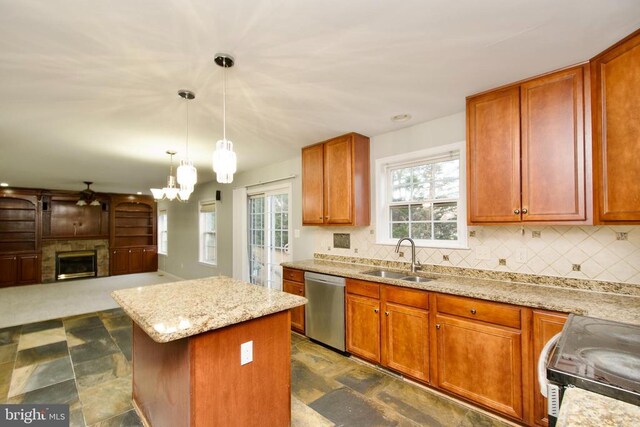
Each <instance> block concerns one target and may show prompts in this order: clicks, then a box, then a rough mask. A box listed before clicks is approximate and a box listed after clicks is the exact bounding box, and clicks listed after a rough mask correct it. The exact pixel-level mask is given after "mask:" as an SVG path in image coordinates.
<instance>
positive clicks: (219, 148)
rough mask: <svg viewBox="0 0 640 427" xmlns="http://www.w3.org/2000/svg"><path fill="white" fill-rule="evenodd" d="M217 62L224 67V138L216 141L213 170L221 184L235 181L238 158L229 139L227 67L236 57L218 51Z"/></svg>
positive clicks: (231, 65) (229, 66)
mask: <svg viewBox="0 0 640 427" xmlns="http://www.w3.org/2000/svg"><path fill="white" fill-rule="evenodd" d="M215 62H216V64H218V65H219V66H220V67H222V139H221V140H219V141H218V142H216V150H215V151H214V152H213V171H214V172H215V173H216V181H218V182H219V183H221V184H229V183H231V182H233V174H234V173H235V172H236V168H237V164H238V159H237V157H236V153H235V152H234V151H233V142H231V141H229V140H228V139H227V68H231V67H233V64H234V59H233V57H232V56H231V55H227V54H226V53H218V54H216V57H215Z"/></svg>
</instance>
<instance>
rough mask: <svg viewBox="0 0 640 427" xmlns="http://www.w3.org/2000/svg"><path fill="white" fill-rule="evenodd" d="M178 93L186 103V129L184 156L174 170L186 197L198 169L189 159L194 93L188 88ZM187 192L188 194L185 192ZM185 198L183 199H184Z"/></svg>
mask: <svg viewBox="0 0 640 427" xmlns="http://www.w3.org/2000/svg"><path fill="white" fill-rule="evenodd" d="M178 95H179V96H180V97H181V98H182V99H184V100H185V102H186V103H187V105H186V107H187V108H186V110H187V129H186V135H185V141H186V142H185V157H184V159H182V160H180V166H178V169H177V171H176V179H177V181H178V185H180V191H181V192H182V194H184V195H186V199H188V198H189V195H190V194H191V193H192V192H193V188H194V187H195V185H196V183H197V182H198V171H197V170H196V168H195V167H194V166H193V162H192V161H191V160H190V159H189V101H190V100H192V99H194V98H195V97H196V94H195V93H193V92H191V91H189V90H181V91H179V92H178ZM187 193H188V194H187ZM186 199H185V200H186Z"/></svg>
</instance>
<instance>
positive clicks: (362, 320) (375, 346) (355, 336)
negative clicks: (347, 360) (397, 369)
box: [347, 295, 380, 363]
mask: <svg viewBox="0 0 640 427" xmlns="http://www.w3.org/2000/svg"><path fill="white" fill-rule="evenodd" d="M347 351H348V352H349V353H353V354H355V355H356V356H359V357H362V358H363V359H367V360H369V361H371V362H374V363H380V301H378V300H375V299H373V298H367V297H361V296H357V295H347Z"/></svg>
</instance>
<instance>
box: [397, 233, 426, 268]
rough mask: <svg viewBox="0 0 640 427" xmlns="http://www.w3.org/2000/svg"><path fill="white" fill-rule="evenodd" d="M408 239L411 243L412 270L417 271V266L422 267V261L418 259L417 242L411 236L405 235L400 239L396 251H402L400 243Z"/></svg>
mask: <svg viewBox="0 0 640 427" xmlns="http://www.w3.org/2000/svg"><path fill="white" fill-rule="evenodd" d="M405 240H408V241H409V243H411V272H412V273H415V272H416V268H418V267H420V263H419V262H418V261H416V243H415V242H414V241H413V239H412V238H411V237H403V238H402V239H400V240H398V244H397V245H396V253H398V252H400V243H402V242H404V241H405Z"/></svg>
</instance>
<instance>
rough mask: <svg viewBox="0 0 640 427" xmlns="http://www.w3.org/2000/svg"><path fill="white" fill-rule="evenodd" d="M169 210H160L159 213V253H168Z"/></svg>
mask: <svg viewBox="0 0 640 427" xmlns="http://www.w3.org/2000/svg"><path fill="white" fill-rule="evenodd" d="M167 245H168V239H167V211H166V210H163V211H160V213H159V214H158V253H159V254H162V255H166V254H167V247H168V246H167Z"/></svg>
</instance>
